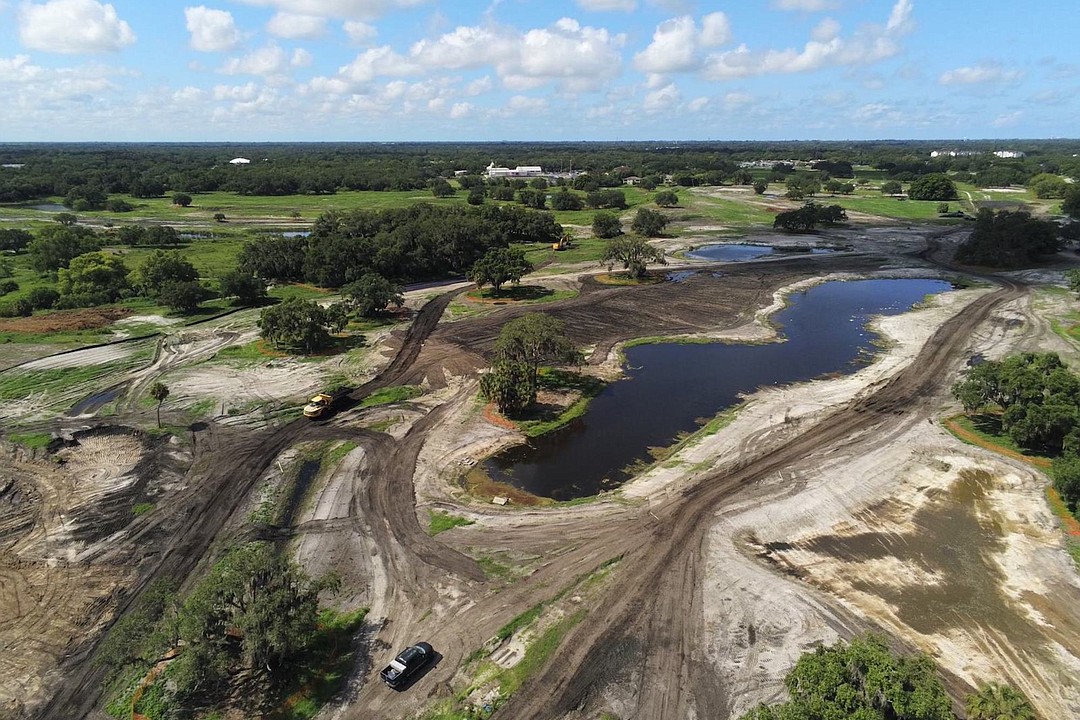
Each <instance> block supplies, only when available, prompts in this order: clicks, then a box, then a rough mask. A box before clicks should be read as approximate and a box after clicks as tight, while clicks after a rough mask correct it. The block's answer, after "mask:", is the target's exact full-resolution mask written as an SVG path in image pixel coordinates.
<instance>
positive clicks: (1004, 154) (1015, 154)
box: [994, 150, 1024, 158]
mask: <svg viewBox="0 0 1080 720" xmlns="http://www.w3.org/2000/svg"><path fill="white" fill-rule="evenodd" d="M994 155H996V156H997V157H999V158H1022V157H1024V153H1022V152H1020V151H1019V150H995V151H994Z"/></svg>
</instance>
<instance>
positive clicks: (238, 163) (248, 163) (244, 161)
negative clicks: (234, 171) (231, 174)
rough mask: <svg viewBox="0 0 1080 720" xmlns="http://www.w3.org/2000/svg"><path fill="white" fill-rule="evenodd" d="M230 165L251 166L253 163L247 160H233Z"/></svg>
mask: <svg viewBox="0 0 1080 720" xmlns="http://www.w3.org/2000/svg"><path fill="white" fill-rule="evenodd" d="M229 164H230V165H250V164H251V161H250V160H248V159H247V158H233V159H232V160H230V161H229Z"/></svg>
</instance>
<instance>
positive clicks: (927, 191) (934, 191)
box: [908, 173, 960, 200]
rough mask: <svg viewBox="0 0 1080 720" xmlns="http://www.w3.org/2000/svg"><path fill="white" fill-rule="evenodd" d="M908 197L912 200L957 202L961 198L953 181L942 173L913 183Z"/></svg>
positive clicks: (924, 177)
mask: <svg viewBox="0 0 1080 720" xmlns="http://www.w3.org/2000/svg"><path fill="white" fill-rule="evenodd" d="M908 197H909V198H911V199H912V200H955V199H956V198H958V197H960V196H959V195H958V194H957V192H956V185H955V184H954V183H953V181H952V180H950V179H949V178H948V177H946V176H945V175H942V174H940V173H931V174H929V175H923V176H922V177H920V178H918V179H916V180H915V181H914V182H912V183H911V187H909V188H908Z"/></svg>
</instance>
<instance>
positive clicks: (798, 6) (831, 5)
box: [772, 0, 840, 12]
mask: <svg viewBox="0 0 1080 720" xmlns="http://www.w3.org/2000/svg"><path fill="white" fill-rule="evenodd" d="M772 6H773V7H774V8H776V9H777V10H798V11H800V12H821V11H822V10H835V9H836V8H838V7H840V3H839V2H837V1H836V0H773V1H772Z"/></svg>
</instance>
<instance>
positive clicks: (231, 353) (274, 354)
mask: <svg viewBox="0 0 1080 720" xmlns="http://www.w3.org/2000/svg"><path fill="white" fill-rule="evenodd" d="M282 357H288V355H287V354H286V353H283V352H281V351H279V350H275V349H274V348H272V347H270V344H269V343H267V342H266V341H265V340H253V341H252V342H249V343H244V344H243V345H230V346H229V347H225V348H222V349H220V350H218V351H217V352H216V353H215V354H214V358H213V359H214V360H241V361H247V362H260V363H261V362H266V361H267V360H272V359H273V358H282Z"/></svg>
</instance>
